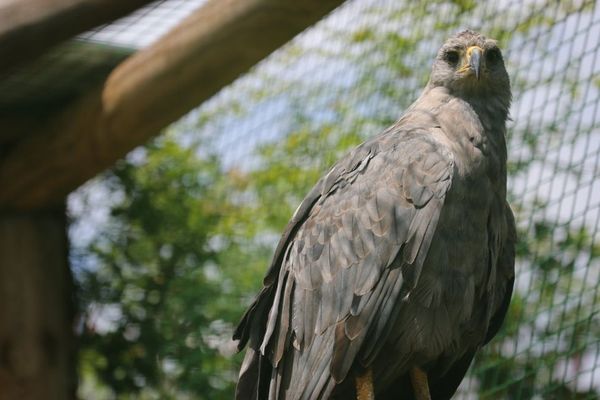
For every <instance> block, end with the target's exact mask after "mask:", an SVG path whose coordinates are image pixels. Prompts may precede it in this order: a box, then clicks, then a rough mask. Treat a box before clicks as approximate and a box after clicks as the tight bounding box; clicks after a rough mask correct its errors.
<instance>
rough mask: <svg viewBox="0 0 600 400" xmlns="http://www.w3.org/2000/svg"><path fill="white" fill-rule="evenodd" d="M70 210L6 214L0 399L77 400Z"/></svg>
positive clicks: (0, 241)
mask: <svg viewBox="0 0 600 400" xmlns="http://www.w3.org/2000/svg"><path fill="white" fill-rule="evenodd" d="M67 249H68V245H67V235H66V218H65V212H64V209H60V210H55V211H45V212H31V213H27V214H9V213H2V214H0V400H5V399H7V400H8V399H10V400H13V399H27V400H29V399H47V400H55V399H56V400H65V399H73V398H75V387H76V374H75V362H74V361H75V346H74V341H73V323H72V321H73V314H74V313H73V299H72V297H73V291H72V281H71V273H70V270H69V266H68V259H67V254H68V250H67Z"/></svg>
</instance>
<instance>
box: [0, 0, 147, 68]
mask: <svg viewBox="0 0 600 400" xmlns="http://www.w3.org/2000/svg"><path fill="white" fill-rule="evenodd" d="M150 2H151V0H127V1H114V0H8V1H2V2H0V71H5V70H7V69H9V68H11V67H15V66H16V65H18V64H21V63H23V62H25V61H27V60H30V59H32V58H34V57H36V56H39V55H41V54H42V53H43V52H44V51H45V50H47V49H48V48H50V47H51V46H53V45H55V44H57V43H59V42H61V41H63V40H66V39H68V38H70V37H72V36H75V35H77V34H79V33H82V32H84V31H87V30H89V29H91V28H93V27H95V26H98V25H102V24H105V23H108V22H111V21H113V20H115V19H117V18H119V17H122V16H125V15H127V14H129V13H130V12H132V11H134V10H136V9H138V8H140V7H141V6H143V5H144V4H147V3H150Z"/></svg>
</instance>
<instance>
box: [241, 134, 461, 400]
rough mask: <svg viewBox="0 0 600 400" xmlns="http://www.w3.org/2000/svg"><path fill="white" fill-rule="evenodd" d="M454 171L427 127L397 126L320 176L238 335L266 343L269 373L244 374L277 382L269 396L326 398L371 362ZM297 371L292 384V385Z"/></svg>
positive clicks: (409, 284)
mask: <svg viewBox="0 0 600 400" xmlns="http://www.w3.org/2000/svg"><path fill="white" fill-rule="evenodd" d="M453 169H454V166H453V161H452V158H451V156H450V154H449V153H448V152H447V151H445V149H444V148H443V146H442V145H441V144H440V143H438V142H437V141H436V140H435V139H434V138H433V136H432V135H430V134H429V133H428V132H427V131H424V130H419V131H417V130H412V131H406V130H405V131H402V130H399V129H398V130H389V131H386V132H384V134H382V135H380V136H377V137H375V138H373V139H371V140H370V141H367V142H365V143H364V144H363V145H361V146H359V147H358V148H356V149H355V150H354V151H353V152H351V153H350V154H349V155H348V156H347V157H345V158H344V159H342V160H341V161H340V162H339V163H338V164H336V165H335V166H334V167H333V168H332V169H331V170H330V172H329V173H328V174H327V175H326V176H325V177H324V178H323V179H322V180H321V181H319V182H318V183H317V185H316V186H315V188H313V190H312V191H311V192H310V193H309V195H308V196H307V198H306V199H305V200H304V201H303V203H302V204H301V205H300V207H299V208H298V210H297V211H296V213H295V214H294V216H293V217H292V220H291V221H290V223H289V224H288V227H287V228H286V230H285V232H284V234H283V236H282V238H281V241H280V243H279V245H278V247H277V249H276V252H275V256H274V259H273V263H272V264H271V267H270V268H269V271H268V273H267V276H266V277H265V279H264V284H265V287H264V289H263V290H262V291H261V294H259V297H258V298H257V299H256V300H255V303H254V304H253V305H252V306H251V307H250V309H249V311H248V312H247V313H246V315H245V316H244V317H243V319H242V322H241V323H240V326H239V327H238V328H237V330H236V333H235V336H234V338H237V339H239V340H240V346H244V345H245V344H246V343H247V342H250V346H251V347H252V348H253V349H256V348H257V347H256V343H260V348H259V352H260V354H259V356H261V357H264V358H266V359H268V360H269V363H267V364H270V366H271V368H272V372H271V373H270V374H268V375H265V374H261V373H260V372H259V373H256V372H252V373H250V372H248V373H247V375H248V376H250V375H252V376H254V377H255V376H270V380H271V383H270V384H269V383H266V382H265V383H261V384H260V385H264V384H266V385H268V386H269V385H270V389H269V392H268V393H269V394H268V398H269V399H318V398H327V397H328V396H329V395H330V394H331V390H332V389H333V387H334V386H335V383H339V382H341V381H343V380H344V379H345V377H346V375H347V374H348V371H349V370H350V368H352V366H353V365H354V363H355V362H361V363H369V362H370V361H371V360H372V359H373V357H374V355H375V354H376V353H377V352H378V351H379V348H378V346H377V343H380V342H379V341H380V340H382V339H383V338H385V335H387V334H389V329H390V326H391V323H392V322H393V320H394V310H395V307H396V306H397V304H398V303H399V301H400V298H401V297H402V296H406V294H407V293H409V292H410V290H411V289H412V288H414V287H415V285H416V283H417V281H418V279H419V276H420V270H421V266H422V263H423V261H424V258H425V256H426V255H427V251H428V248H429V245H430V243H431V239H432V237H433V234H434V232H435V229H436V225H437V221H438V218H439V215H440V212H441V209H442V206H443V204H444V198H445V195H446V193H447V191H448V189H449V187H450V185H451V181H452V173H453ZM258 312H260V313H262V315H256V313H258ZM253 346H254V347H253ZM361 349H362V353H361V354H360V357H359V352H360V351H361ZM252 365H253V366H254V365H257V364H256V363H254V364H252ZM247 369H248V368H247ZM242 373H244V371H243V372H242ZM291 374H293V375H294V384H293V385H290V384H286V383H285V382H289V380H290V379H291V376H290V375H291ZM248 379H249V378H248ZM240 381H243V377H242V376H240ZM282 382H283V383H282ZM244 384H245V385H246V386H248V385H247V383H244ZM245 398H248V397H243V396H239V395H238V399H245Z"/></svg>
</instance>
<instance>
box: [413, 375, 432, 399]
mask: <svg viewBox="0 0 600 400" xmlns="http://www.w3.org/2000/svg"><path fill="white" fill-rule="evenodd" d="M410 382H411V384H412V387H413V392H414V393H415V399H416V400H431V395H430V394H429V382H428V381H427V373H425V372H424V371H423V370H422V369H420V368H418V367H414V368H411V370H410Z"/></svg>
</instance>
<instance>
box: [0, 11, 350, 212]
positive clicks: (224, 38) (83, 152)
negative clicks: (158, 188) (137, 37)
mask: <svg viewBox="0 0 600 400" xmlns="http://www.w3.org/2000/svg"><path fill="white" fill-rule="evenodd" d="M342 2H343V0H306V1H302V2H299V1H297V0H211V1H209V2H208V3H206V4H205V5H204V6H203V7H202V8H201V9H199V10H198V11H197V12H195V13H193V14H192V15H191V16H190V17H188V18H187V19H186V20H184V21H183V22H182V23H181V24H180V25H179V26H178V27H176V28H175V29H174V30H173V31H171V32H170V33H169V34H167V35H166V36H165V37H163V38H162V39H161V40H159V41H158V42H157V43H155V44H154V45H153V46H151V47H149V48H147V49H145V50H143V51H140V52H138V53H136V54H135V55H133V56H132V57H130V58H129V59H127V60H125V61H124V62H123V63H122V64H121V65H120V66H118V67H117V68H116V69H115V70H114V71H113V73H112V74H111V75H110V76H109V78H108V79H107V81H106V82H105V83H104V84H103V85H102V86H101V87H98V88H97V89H96V90H94V91H92V92H90V93H88V94H87V95H86V96H85V97H84V98H82V99H81V100H79V101H78V102H76V103H75V104H73V105H71V106H70V107H69V108H68V109H66V110H64V112H63V113H62V114H61V115H58V116H57V117H56V118H55V119H54V120H53V121H52V122H51V123H49V125H48V126H47V127H46V128H45V130H46V132H45V133H39V134H35V135H31V137H30V138H29V139H28V140H26V141H23V142H21V143H18V144H16V145H15V146H14V147H13V148H12V150H11V151H10V152H9V153H8V154H6V155H5V157H4V159H3V160H1V159H0V187H2V188H3V190H2V191H0V208H12V209H32V208H37V207H43V206H46V205H49V204H53V203H57V202H60V201H62V198H63V197H64V196H65V195H67V194H68V193H69V192H70V191H72V190H73V189H75V188H76V187H77V186H79V185H80V184H82V183H83V182H85V181H86V180H87V179H89V178H91V177H93V176H94V175H95V174H97V173H98V172H100V171H102V170H103V169H105V168H107V167H109V166H110V165H112V164H113V163H114V162H115V161H116V160H118V159H119V158H121V157H123V156H124V155H125V154H127V152H129V151H130V150H132V149H133V148H134V147H136V146H138V145H141V144H143V143H144V142H145V141H147V140H148V139H150V138H151V137H152V136H154V135H156V134H157V133H159V131H160V129H161V128H163V127H165V126H166V125H168V124H169V123H171V122H173V121H175V120H177V119H178V118H180V117H181V116H182V115H184V114H185V113H186V112H188V111H189V110H191V109H192V108H194V107H195V106H197V105H198V104H200V103H201V102H202V101H204V100H206V99H208V98H210V97H211V96H212V95H214V94H215V93H216V92H218V91H219V89H221V88H222V87H224V86H225V85H227V84H229V83H231V82H232V81H233V80H234V79H235V78H237V77H238V76H239V75H240V74H242V73H244V72H246V71H247V70H248V69H249V68H250V67H252V66H253V65H254V64H256V63H257V62H258V61H260V60H261V59H263V58H264V57H265V56H267V55H268V54H270V53H271V52H272V51H274V50H275V49H277V48H278V47H280V46H281V45H282V44H284V43H285V42H286V41H288V40H289V39H291V38H292V37H293V36H295V35H296V34H297V33H299V32H300V31H302V30H303V29H305V28H306V27H308V26H309V25H311V24H312V23H314V22H316V21H318V20H319V19H320V18H322V17H323V16H324V15H325V14H327V13H328V12H329V11H331V10H332V9H333V8H334V7H335V6H337V5H339V4H340V3H342Z"/></svg>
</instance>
